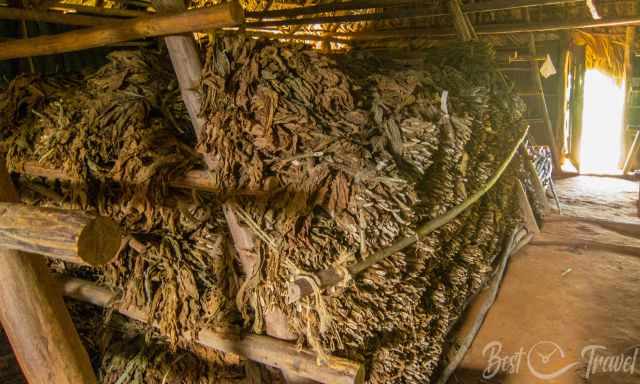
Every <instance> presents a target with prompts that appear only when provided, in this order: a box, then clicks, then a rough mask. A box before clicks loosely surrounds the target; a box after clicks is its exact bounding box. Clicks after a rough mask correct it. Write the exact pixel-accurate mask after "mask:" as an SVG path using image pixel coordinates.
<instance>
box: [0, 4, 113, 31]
mask: <svg viewBox="0 0 640 384" xmlns="http://www.w3.org/2000/svg"><path fill="white" fill-rule="evenodd" d="M0 19H5V20H29V21H42V22H46V23H54V24H65V25H78V26H84V27H87V26H88V27H92V26H96V25H107V24H113V23H114V22H118V19H113V18H108V17H96V16H85V15H68V14H64V13H61V12H48V11H39V10H35V9H19V8H8V7H0Z"/></svg>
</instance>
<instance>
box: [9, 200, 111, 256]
mask: <svg viewBox="0 0 640 384" xmlns="http://www.w3.org/2000/svg"><path fill="white" fill-rule="evenodd" d="M120 242H121V236H120V230H119V228H118V224H116V222H115V221H113V220H111V219H110V218H106V217H99V216H95V215H91V214H87V213H85V212H83V211H67V210H62V209H55V208H42V207H32V206H29V205H24V204H18V203H2V202H0V247H3V248H7V249H15V250H19V251H24V252H30V253H36V254H40V255H45V256H49V257H52V258H56V259H61V260H64V261H69V262H72V263H76V264H84V263H86V264H90V265H104V264H106V263H108V262H110V261H111V260H112V259H113V258H114V257H115V256H116V254H117V253H118V249H119V248H120Z"/></svg>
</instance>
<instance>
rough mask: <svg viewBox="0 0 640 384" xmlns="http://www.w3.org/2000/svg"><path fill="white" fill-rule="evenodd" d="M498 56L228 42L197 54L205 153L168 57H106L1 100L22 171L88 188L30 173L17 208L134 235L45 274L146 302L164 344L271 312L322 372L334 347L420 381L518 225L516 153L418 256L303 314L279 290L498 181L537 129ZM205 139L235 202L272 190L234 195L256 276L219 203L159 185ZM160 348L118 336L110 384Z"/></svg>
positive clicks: (376, 369)
mask: <svg viewBox="0 0 640 384" xmlns="http://www.w3.org/2000/svg"><path fill="white" fill-rule="evenodd" d="M492 55H493V53H492V50H491V49H490V48H489V47H488V46H486V45H483V44H461V45H455V46H452V47H449V48H448V49H445V50H442V49H438V50H437V51H436V50H434V51H426V52H425V60H424V62H423V63H422V65H420V66H419V67H416V66H409V65H407V64H404V63H403V62H402V60H397V59H394V58H393V57H391V56H390V55H384V54H382V55H376V56H373V55H372V54H370V53H366V52H352V53H350V54H348V55H339V56H328V55H323V54H321V53H319V52H317V51H314V50H312V49H310V48H309V47H306V46H304V45H293V44H282V43H277V42H269V41H266V40H254V39H247V38H244V37H242V36H239V35H235V36H218V37H216V38H215V39H214V40H213V41H211V43H210V45H209V47H208V50H207V52H206V56H205V65H204V69H203V71H204V72H203V77H202V84H201V91H202V96H203V98H202V114H203V117H204V118H205V119H206V121H207V123H206V125H205V128H204V132H203V134H202V135H201V137H200V141H199V142H198V143H194V140H193V134H192V132H191V130H190V128H189V123H188V117H187V114H186V111H185V109H184V105H183V104H182V103H181V102H180V100H179V92H178V89H177V84H176V80H175V77H174V76H173V75H172V73H171V70H170V66H169V65H170V64H169V63H168V60H166V57H163V56H162V55H151V54H149V53H139V52H125V53H114V54H112V56H111V57H110V60H111V62H110V64H108V65H107V66H105V67H104V68H102V69H101V70H99V71H98V72H96V73H94V74H91V75H88V76H85V77H84V78H82V79H77V80H74V83H73V84H69V82H68V81H67V82H65V83H64V84H62V83H61V84H58V85H57V86H55V87H53V89H50V88H47V87H48V84H49V83H50V82H51V81H50V80H48V79H47V80H45V79H40V78H32V77H24V78H18V79H16V80H15V81H14V83H12V84H11V85H10V87H9V88H8V89H7V90H5V91H4V94H5V95H7V97H3V98H0V100H6V102H3V103H2V104H0V116H3V117H4V116H7V119H11V120H9V121H11V123H9V124H5V123H4V122H3V123H0V124H4V125H0V129H1V130H0V139H2V140H3V141H4V143H5V145H6V148H8V149H7V151H8V159H9V161H10V162H11V163H12V165H13V167H14V168H17V169H19V167H20V164H21V162H23V161H26V160H36V161H40V162H41V163H43V164H46V165H49V166H54V167H56V168H61V169H64V170H65V171H66V172H69V173H72V174H73V175H76V176H77V177H79V178H80V179H82V180H84V183H83V184H82V185H68V184H64V183H55V182H53V183H52V182H48V181H45V180H41V179H33V178H23V179H22V182H21V183H20V186H21V193H22V197H23V200H24V201H26V202H29V203H31V204H39V205H55V206H62V207H69V208H71V207H74V208H82V209H87V210H95V211H97V212H99V213H100V214H102V215H107V216H110V217H113V218H115V219H116V220H118V222H120V223H121V225H122V227H123V229H124V230H125V232H126V233H127V235H128V236H129V237H128V243H127V245H126V246H125V247H124V248H123V250H122V252H121V254H120V255H119V257H118V259H117V260H116V261H115V262H114V263H113V264H111V265H109V266H106V267H104V268H97V269H87V268H77V267H73V266H69V265H58V264H56V265H54V266H53V267H55V268H56V269H58V270H59V271H63V272H64V273H68V274H75V275H78V276H82V277H84V278H90V279H92V280H96V281H99V282H101V283H102V284H105V285H107V286H109V287H110V288H112V289H114V290H116V291H118V292H120V293H121V295H120V297H121V298H120V300H121V301H123V302H125V303H131V304H136V305H137V306H139V307H141V308H143V309H144V310H145V311H146V312H147V313H148V314H149V316H150V317H151V318H152V319H154V320H155V321H156V322H157V323H158V324H159V325H160V335H161V336H162V337H163V338H164V339H165V340H166V341H168V342H169V343H168V346H169V347H170V349H171V350H173V351H176V350H177V348H180V347H189V346H190V345H189V344H190V343H189V342H188V340H185V338H184V336H186V335H189V334H192V333H191V332H192V331H196V332H197V330H198V329H200V328H202V327H212V328H218V329H228V328H238V327H245V328H247V329H251V330H252V331H253V332H256V333H264V332H265V328H266V326H265V313H267V312H268V311H269V310H271V309H273V308H279V309H280V310H282V311H283V312H284V314H285V315H286V318H287V319H288V322H289V328H290V330H291V332H292V333H293V334H294V335H295V336H296V337H297V338H298V340H297V341H298V343H299V345H300V346H304V347H305V348H310V349H313V350H315V351H316V352H317V353H318V356H319V360H320V361H322V358H323V357H324V356H325V354H327V353H331V354H334V355H339V356H345V357H348V358H350V359H353V360H357V361H362V362H364V363H365V364H366V369H367V380H368V382H370V383H390V382H394V383H396V382H398V383H428V382H430V381H431V380H432V379H433V378H434V377H435V375H436V374H437V369H438V366H439V364H441V363H442V356H443V352H444V351H445V349H446V336H447V334H448V332H449V331H450V330H451V328H452V327H453V326H454V324H455V322H456V320H457V319H458V318H459V316H460V314H461V312H462V311H463V309H464V308H465V306H466V305H467V302H468V300H469V298H470V297H472V296H473V295H474V293H476V292H477V291H478V290H479V289H480V288H481V287H482V285H483V284H485V283H486V280H487V279H488V277H489V276H490V272H491V269H492V263H493V260H494V258H495V257H496V255H497V254H498V253H499V252H500V251H501V248H502V246H503V243H504V241H505V238H506V237H507V236H508V235H507V234H508V233H509V232H510V230H511V229H512V228H513V226H514V225H515V223H516V222H517V221H518V220H519V217H518V210H517V202H516V201H515V199H514V198H513V197H514V196H515V195H516V194H515V191H516V190H515V188H516V187H518V186H517V179H518V178H519V177H520V176H521V173H522V172H523V171H522V166H521V165H520V164H519V163H520V160H521V158H520V157H517V158H516V160H515V162H516V163H517V164H514V166H512V167H510V168H509V169H508V170H507V172H506V173H505V175H504V176H503V177H502V179H501V180H500V182H498V184H497V185H496V186H495V187H494V188H493V189H492V190H491V191H490V192H489V193H487V194H486V195H485V196H484V197H483V198H482V199H481V201H480V202H479V203H477V204H475V205H474V206H472V208H470V209H469V210H468V211H466V212H465V213H464V214H462V215H461V216H459V217H458V218H457V219H455V220H453V221H452V222H450V223H448V224H447V225H445V226H443V227H442V228H440V229H438V230H437V231H435V232H433V233H432V234H431V235H429V236H427V237H426V238H423V239H420V241H418V243H417V244H416V245H414V246H412V247H409V248H407V249H404V250H402V251H401V252H398V253H396V254H394V255H392V256H391V257H389V258H388V259H386V260H384V261H383V262H381V263H378V264H376V265H374V266H373V267H371V268H369V269H368V270H366V271H364V272H363V273H361V274H359V275H357V276H353V277H352V278H351V279H345V281H344V282H342V283H341V284H340V285H339V286H338V287H335V288H333V289H330V290H328V291H327V292H323V293H322V294H321V295H316V296H312V297H310V298H305V299H303V300H302V301H300V302H299V303H294V304H288V303H287V283H288V282H289V281H291V280H292V279H293V278H295V277H299V276H310V275H309V274H310V273H313V272H316V271H319V270H322V269H325V268H328V267H336V268H339V269H340V268H344V267H346V266H347V265H350V264H352V263H354V262H355V261H359V260H362V259H364V258H366V257H367V256H369V255H371V254H373V253H374V252H376V251H379V250H381V249H384V248H386V247H388V246H390V245H391V244H392V243H393V242H394V241H395V240H397V239H398V238H400V237H403V236H413V235H414V232H413V230H414V229H415V228H416V227H417V226H419V225H420V224H421V223H423V222H425V221H427V220H430V219H433V218H435V217H437V216H439V215H442V214H443V213H445V212H447V211H448V210H450V209H451V208H452V207H454V206H455V205H457V204H459V203H461V202H462V201H464V200H465V199H466V198H467V197H468V196H469V195H471V194H472V193H473V192H475V191H476V190H478V189H479V188H481V187H482V186H483V185H484V184H485V183H486V181H487V180H488V179H489V178H490V177H491V176H492V175H493V174H494V173H495V171H496V169H497V167H498V166H499V164H500V163H501V162H502V161H503V160H504V157H505V156H506V154H507V153H509V152H510V151H511V149H512V148H513V145H514V143H515V142H516V141H517V138H519V137H520V135H521V134H522V132H523V130H524V127H525V125H526V124H525V123H524V121H523V119H522V113H523V108H524V107H523V104H522V102H521V101H520V100H519V99H518V98H517V97H515V96H514V94H513V92H512V89H511V87H510V85H509V84H508V83H507V82H506V81H505V80H504V78H503V77H502V76H501V75H500V74H499V73H498V72H497V71H496V70H495V66H494V64H493V57H492ZM194 145H196V146H197V148H198V150H199V152H201V153H203V154H204V156H205V160H206V163H207V164H212V165H213V167H211V168H210V169H209V171H210V176H211V179H212V180H213V181H215V182H216V183H217V184H218V185H219V186H220V189H221V190H224V191H225V196H234V195H235V194H234V192H238V191H240V190H262V191H269V193H268V194H266V195H262V196H260V197H248V196H241V195H239V194H238V195H237V197H236V198H235V199H234V200H233V201H228V203H229V204H230V205H231V206H232V207H233V208H234V209H235V210H236V211H237V213H238V216H239V217H240V219H241V221H242V222H243V224H244V225H246V226H247V227H249V228H250V229H251V231H252V232H253V234H254V235H255V238H256V247H255V249H254V250H253V253H254V254H255V256H256V258H257V260H258V265H259V266H260V267H259V268H258V269H257V270H255V271H254V272H253V275H251V276H242V277H241V276H239V275H238V273H237V271H240V270H241V268H240V267H239V265H238V263H239V261H238V257H237V255H236V254H235V252H234V250H233V246H232V243H231V240H230V238H229V235H228V233H227V228H226V223H225V222H224V215H223V214H222V209H221V206H222V203H223V202H222V201H220V200H219V198H218V197H216V196H212V195H209V194H204V193H196V192H193V193H186V192H178V191H169V190H168V189H167V188H166V187H165V181H166V180H167V179H168V178H170V177H172V176H173V175H176V174H181V173H183V172H185V171H186V170H189V169H192V168H196V167H201V166H202V164H203V163H204V162H203V161H202V160H201V159H199V158H197V156H195V150H194V149H193V148H194ZM113 177H116V178H119V179H120V180H121V181H122V182H121V185H120V186H115V185H114V184H111V183H109V182H108V181H107V180H108V179H110V178H113ZM127 340H130V339H127ZM147 344H148V343H147ZM145 345H146V344H145ZM144 348H147V349H144ZM149 348H151V349H149ZM154 348H155V347H152V346H149V345H146V346H142V345H138V343H137V342H135V341H134V342H131V343H129V342H124V343H121V342H118V341H116V342H113V343H109V344H108V347H106V349H105V350H104V352H103V356H104V359H103V360H102V361H103V363H104V364H107V365H108V366H109V367H111V368H109V370H108V372H111V373H109V374H106V375H105V376H104V377H105V380H106V381H105V382H119V380H120V379H119V378H121V377H127V378H131V377H135V378H136V380H142V381H143V382H144V380H149V382H155V381H156V380H157V378H158V377H160V375H159V372H160V371H162V370H163V369H166V367H165V365H163V364H164V362H163V361H165V360H163V359H164V358H162V359H160V358H159V360H154V359H155V358H154V359H148V358H147V357H144V356H146V354H147V353H149V354H150V355H152V356H156V355H157V354H158V353H159V351H160V348H158V349H154ZM141 350H142V351H145V352H140V351H141ZM115 351H121V352H115ZM119 356H127V357H126V358H125V359H124V360H122V359H120V357H119ZM167 356H168V355H167ZM126 361H135V362H136V363H135V364H134V363H131V365H129V364H128V363H126ZM155 361H158V362H162V364H160V363H158V364H156V363H155ZM222 361H224V359H222ZM141 367H142V368H141ZM179 367H181V366H180V365H178V366H176V367H175V369H178V368H179ZM180 369H182V368H180ZM184 369H189V368H187V367H186V366H185V367H184ZM196 371H197V372H204V371H201V370H200V368H198V369H197V370H196ZM250 371H251V370H250V369H245V372H250ZM172 372H175V373H176V374H178V373H179V372H177V371H172ZM172 374H173V373H172ZM185 374H186V373H185ZM123 375H125V376H123ZM126 375H131V376H126ZM185 377H186V376H185ZM263 380H266V379H263ZM203 382H206V381H203Z"/></svg>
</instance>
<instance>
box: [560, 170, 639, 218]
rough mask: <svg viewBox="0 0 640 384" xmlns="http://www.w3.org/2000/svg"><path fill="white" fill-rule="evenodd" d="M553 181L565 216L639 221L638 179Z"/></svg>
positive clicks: (596, 177)
mask: <svg viewBox="0 0 640 384" xmlns="http://www.w3.org/2000/svg"><path fill="white" fill-rule="evenodd" d="M555 183H556V189H557V192H558V197H559V200H560V207H561V209H562V214H564V215H571V216H578V217H592V218H598V219H604V220H611V221H620V222H627V223H636V224H640V217H638V185H639V184H640V182H639V181H637V180H636V181H632V180H626V179H622V178H615V177H606V176H602V177H600V176H576V177H569V178H564V179H559V180H556V182H555ZM553 206H554V207H555V203H553Z"/></svg>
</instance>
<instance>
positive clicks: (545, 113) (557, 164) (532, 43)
mask: <svg viewBox="0 0 640 384" xmlns="http://www.w3.org/2000/svg"><path fill="white" fill-rule="evenodd" d="M525 11H528V10H527V9H525ZM525 15H526V19H527V22H528V21H529V12H526V13H525ZM529 54H530V55H531V57H532V59H531V60H529V65H530V66H531V78H532V80H533V84H534V86H535V87H536V88H537V90H538V92H540V106H541V107H542V118H543V119H544V127H545V132H546V134H547V140H548V141H549V147H550V148H551V154H552V155H553V167H554V168H555V171H556V172H562V155H561V153H560V150H559V149H558V144H557V143H556V135H555V134H554V133H553V125H552V124H551V116H550V114H549V107H548V106H547V100H546V99H545V97H544V87H543V86H542V76H541V75H540V67H539V66H538V62H537V61H536V60H535V59H534V58H535V57H536V56H538V52H537V49H536V39H535V36H534V35H533V33H531V34H529Z"/></svg>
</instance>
